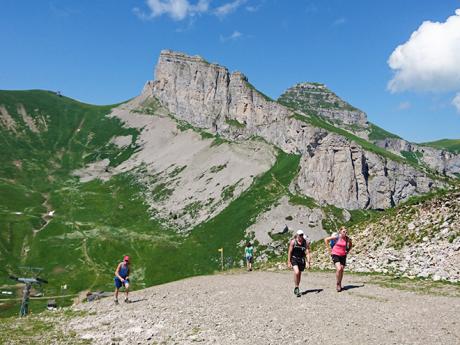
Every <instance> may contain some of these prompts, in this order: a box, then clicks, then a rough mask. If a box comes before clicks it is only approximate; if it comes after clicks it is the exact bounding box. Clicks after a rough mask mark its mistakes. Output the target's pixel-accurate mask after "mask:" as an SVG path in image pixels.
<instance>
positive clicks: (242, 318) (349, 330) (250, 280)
mask: <svg viewBox="0 0 460 345" xmlns="http://www.w3.org/2000/svg"><path fill="white" fill-rule="evenodd" d="M291 275H292V274H291V273H290V272H279V273H277V272H251V273H238V274H220V275H214V276H204V277H195V278H190V279H185V280H182V281H177V282H173V283H169V284H164V285H160V286H155V287H152V288H149V289H145V290H141V291H137V292H134V293H133V294H132V295H131V299H132V300H133V302H134V303H131V304H124V303H120V305H114V303H113V300H112V299H111V298H107V299H104V300H100V301H97V302H93V303H86V304H82V305H79V306H77V307H74V308H75V309H79V310H86V311H88V312H89V313H87V315H86V316H83V317H81V316H80V317H77V318H74V319H73V320H72V321H70V323H68V324H67V325H66V328H67V330H75V331H76V332H77V334H78V336H79V337H83V338H86V339H92V340H93V343H95V344H160V343H165V344H192V343H196V342H201V343H204V344H209V343H211V344H231V345H237V344H245V345H246V344H264V345H265V344H437V345H438V344H459V343H460V321H459V320H458V315H459V312H460V298H459V297H453V296H459V287H458V286H452V287H451V290H452V291H453V293H451V296H435V295H426V294H417V293H415V292H411V291H402V290H397V289H390V288H384V287H380V286H377V285H374V284H372V280H373V279H374V278H373V277H369V276H367V277H366V276H350V275H348V276H346V277H345V280H344V285H345V286H348V289H347V290H346V291H343V292H341V293H337V292H336V291H335V286H334V275H333V274H332V273H307V274H306V275H304V277H303V282H302V284H301V290H302V291H303V292H304V294H303V296H302V297H300V298H298V297H296V296H295V295H294V294H293V284H292V276H291Z"/></svg>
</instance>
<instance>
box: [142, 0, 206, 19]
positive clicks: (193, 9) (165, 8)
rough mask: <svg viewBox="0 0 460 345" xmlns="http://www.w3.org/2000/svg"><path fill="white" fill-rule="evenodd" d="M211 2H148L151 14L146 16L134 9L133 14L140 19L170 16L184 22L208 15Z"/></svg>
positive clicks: (182, 0) (185, 0)
mask: <svg viewBox="0 0 460 345" xmlns="http://www.w3.org/2000/svg"><path fill="white" fill-rule="evenodd" d="M210 2H211V0H199V1H197V2H195V3H190V2H189V0H164V1H162V0H147V1H146V3H147V6H148V7H149V9H150V14H146V13H145V12H143V11H141V10H140V9H139V8H137V7H135V8H133V13H134V14H135V15H137V16H138V17H139V18H140V19H142V20H146V19H152V18H155V17H159V16H161V15H169V16H170V17H171V18H172V19H174V20H177V21H179V20H183V19H185V18H186V17H189V16H190V17H193V16H195V15H197V14H201V13H206V12H208V10H209V4H210Z"/></svg>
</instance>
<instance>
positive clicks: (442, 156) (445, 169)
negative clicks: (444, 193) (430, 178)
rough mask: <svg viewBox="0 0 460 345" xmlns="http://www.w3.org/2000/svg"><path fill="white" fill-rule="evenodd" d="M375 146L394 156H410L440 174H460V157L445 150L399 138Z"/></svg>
mask: <svg viewBox="0 0 460 345" xmlns="http://www.w3.org/2000/svg"><path fill="white" fill-rule="evenodd" d="M375 144H376V145H378V146H380V147H382V148H384V149H386V150H388V151H390V152H393V153H396V154H402V155H411V156H412V157H413V159H415V160H418V161H419V162H420V163H422V164H425V165H426V166H427V167H429V168H431V169H433V170H435V171H437V172H439V173H440V174H444V175H449V176H454V174H459V173H460V155H459V154H455V153H452V152H449V151H446V150H439V149H436V148H433V147H429V146H423V145H418V144H414V143H410V142H408V141H407V140H404V139H399V138H385V139H382V140H377V141H376V142H375Z"/></svg>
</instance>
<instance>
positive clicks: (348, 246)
mask: <svg viewBox="0 0 460 345" xmlns="http://www.w3.org/2000/svg"><path fill="white" fill-rule="evenodd" d="M348 240H349V237H348V236H347V237H345V241H346V246H345V250H346V251H347V253H348V251H349V250H350V245H349V241H348ZM338 241H339V236H338V235H337V237H336V238H335V239H333V240H331V241H330V242H329V245H330V246H331V249H332V248H334V246H335V244H336V243H337V242H338Z"/></svg>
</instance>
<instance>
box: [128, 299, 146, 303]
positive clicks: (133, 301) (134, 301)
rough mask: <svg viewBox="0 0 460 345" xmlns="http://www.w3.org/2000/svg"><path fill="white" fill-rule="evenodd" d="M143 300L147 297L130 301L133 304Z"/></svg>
mask: <svg viewBox="0 0 460 345" xmlns="http://www.w3.org/2000/svg"><path fill="white" fill-rule="evenodd" d="M142 301H147V298H141V299H135V300H131V302H129V303H130V304H132V303H137V302H142Z"/></svg>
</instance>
